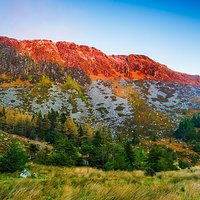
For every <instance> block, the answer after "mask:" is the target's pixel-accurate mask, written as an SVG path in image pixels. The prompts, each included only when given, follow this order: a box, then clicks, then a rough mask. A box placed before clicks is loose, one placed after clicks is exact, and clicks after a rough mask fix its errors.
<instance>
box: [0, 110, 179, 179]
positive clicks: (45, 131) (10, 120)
mask: <svg viewBox="0 0 200 200" xmlns="http://www.w3.org/2000/svg"><path fill="white" fill-rule="evenodd" d="M0 129H1V130H4V131H6V132H9V133H15V134H18V135H20V136H25V137H28V138H30V139H34V140H43V141H45V142H48V143H50V144H51V145H52V146H53V148H48V147H46V148H39V147H38V146H36V145H33V144H32V145H30V147H29V149H28V150H27V154H28V156H29V157H30V156H31V160H32V161H33V162H36V163H39V164H45V165H58V166H68V167H70V166H91V167H96V168H101V169H104V170H135V169H139V170H145V171H146V173H147V174H148V175H154V174H155V173H156V172H159V171H167V170H175V169H177V166H176V165H175V162H177V155H176V152H175V151H173V150H171V149H169V148H166V147H160V146H156V145H153V146H151V147H148V148H147V147H145V146H142V145H140V139H139V137H138V138H136V137H132V138H131V137H130V138H129V139H128V140H119V139H118V138H117V134H116V135H113V134H112V133H111V131H110V130H109V129H108V128H107V127H104V126H96V127H91V126H90V124H88V123H84V124H77V123H76V122H75V121H74V120H73V119H72V118H70V117H68V116H67V115H66V114H65V113H58V112H56V111H54V110H51V111H50V112H49V113H48V114H46V115H42V113H40V112H39V113H37V114H34V115H30V114H27V113H24V112H21V111H19V110H12V109H8V108H4V107H1V108H0ZM14 147H15V148H14V150H13V151H12V152H15V153H16V152H18V153H19V154H22V152H23V153H24V151H22V150H20V151H19V149H21V148H16V144H15V145H14ZM10 148H11V149H12V148H13V145H12V144H11V146H9V147H8V149H7V150H5V155H4V156H3V157H0V164H1V166H4V167H3V169H4V170H3V169H0V171H6V169H7V171H13V169H11V170H9V168H5V166H9V165H8V163H10V156H11V154H10V153H9V152H11V150H10ZM22 158H23V160H25V156H24V155H23V156H22ZM19 160H20V159H19ZM2 163H4V165H3V164H2ZM6 163H7V164H6ZM13 163H14V162H12V164H13ZM25 163H26V162H24V164H25ZM21 166H22V164H21Z"/></svg>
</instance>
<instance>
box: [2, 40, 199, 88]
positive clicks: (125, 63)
mask: <svg viewBox="0 0 200 200" xmlns="http://www.w3.org/2000/svg"><path fill="white" fill-rule="evenodd" d="M0 43H4V44H6V45H9V46H11V47H13V48H15V49H16V50H17V51H18V52H20V53H23V54H25V55H27V56H30V57H31V58H32V59H33V60H35V61H36V62H40V61H46V62H52V63H57V64H59V65H60V66H62V67H80V68H82V69H83V70H84V71H85V72H86V73H87V74H88V75H89V76H91V77H94V78H95V77H96V78H98V77H101V78H120V77H121V78H126V79H151V80H159V81H163V82H173V83H181V84H192V85H198V86H200V76H198V75H188V74H184V73H179V72H175V71H173V70H170V69H169V68H167V66H165V65H163V64H160V63H158V62H155V61H153V60H152V59H150V58H148V57H147V56H144V55H135V54H130V55H112V56H110V55H106V54H105V53H103V52H101V51H100V50H98V49H96V48H94V47H88V46H85V45H77V44H74V43H71V42H64V41H62V42H57V43H54V42H52V41H51V40H17V39H12V38H8V37H0Z"/></svg>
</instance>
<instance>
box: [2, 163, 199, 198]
mask: <svg viewBox="0 0 200 200" xmlns="http://www.w3.org/2000/svg"><path fill="white" fill-rule="evenodd" d="M30 171H31V172H36V173H37V174H38V177H37V178H27V179H21V178H18V173H14V174H1V175H0V199H2V200H5V199H14V200H22V199H23V200H32V199H33V200H36V199H37V200H40V199H61V200H131V199H133V200H154V199H155V200H163V199H165V200H199V199H200V167H195V168H192V169H185V170H180V171H170V172H161V173H158V174H157V175H156V176H155V177H146V176H144V173H143V172H142V171H132V172H127V171H108V172H105V171H102V170H97V169H94V168H87V167H74V168H62V167H50V166H48V167H47V166H42V165H30Z"/></svg>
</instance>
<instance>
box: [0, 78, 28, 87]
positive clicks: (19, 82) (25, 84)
mask: <svg viewBox="0 0 200 200" xmlns="http://www.w3.org/2000/svg"><path fill="white" fill-rule="evenodd" d="M19 86H23V87H30V86H31V83H30V82H29V81H22V80H21V79H17V80H15V81H13V82H10V83H3V84H1V87H2V88H8V87H19Z"/></svg>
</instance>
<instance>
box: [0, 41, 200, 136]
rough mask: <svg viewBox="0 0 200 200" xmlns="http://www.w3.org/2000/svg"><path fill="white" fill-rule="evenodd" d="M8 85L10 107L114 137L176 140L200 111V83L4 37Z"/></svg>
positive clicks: (2, 65)
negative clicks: (172, 136)
mask: <svg viewBox="0 0 200 200" xmlns="http://www.w3.org/2000/svg"><path fill="white" fill-rule="evenodd" d="M0 84H1V88H0V97H1V98H0V104H1V105H2V106H4V107H10V108H17V109H22V110H24V111H26V112H31V113H37V112H39V111H41V112H42V113H43V114H46V113H48V112H49V111H51V109H53V110H55V111H58V112H61V111H62V112H65V113H66V114H67V115H68V116H70V117H72V118H73V119H75V121H76V122H78V123H84V122H85V121H88V122H89V123H90V124H91V125H92V126H93V125H94V124H96V123H100V124H104V125H107V126H109V127H111V128H112V129H113V131H114V132H116V131H117V132H121V131H122V130H123V132H125V133H129V132H130V131H131V130H133V129H136V130H137V131H138V132H140V133H144V134H146V135H148V134H150V133H152V132H155V131H157V132H159V133H163V132H164V133H169V132H170V131H172V130H173V129H174V128H175V127H176V126H177V124H178V123H179V121H180V119H182V118H184V117H185V113H187V114H188V115H189V116H191V115H192V114H193V113H196V112H198V111H199V110H200V101H199V98H200V87H199V85H200V83H199V76H192V75H187V74H182V73H178V72H174V71H172V70H170V69H169V68H167V67H166V66H164V65H162V64H159V63H157V62H155V61H153V60H151V59H150V58H148V57H146V56H140V55H128V56H114V55H113V56H108V55H106V54H104V53H103V52H101V51H99V50H97V49H96V48H93V47H88V46H83V45H76V44H74V43H69V42H57V43H54V42H52V41H50V40H16V39H11V38H7V37H0ZM124 127H126V128H125V129H124Z"/></svg>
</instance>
